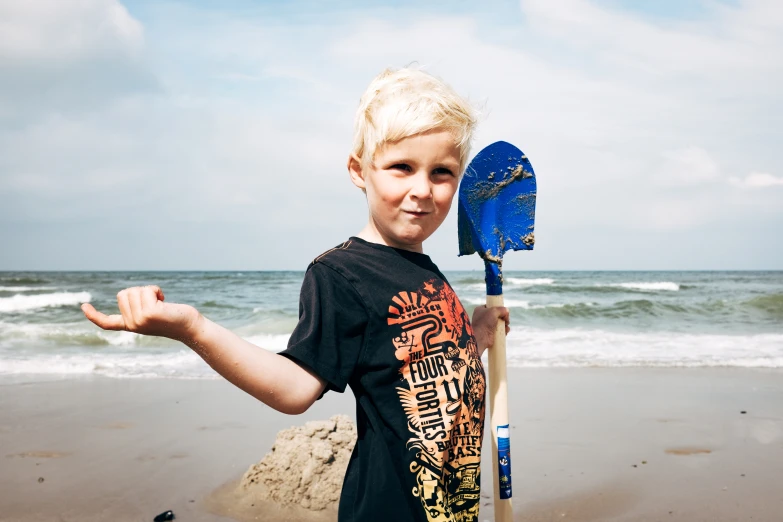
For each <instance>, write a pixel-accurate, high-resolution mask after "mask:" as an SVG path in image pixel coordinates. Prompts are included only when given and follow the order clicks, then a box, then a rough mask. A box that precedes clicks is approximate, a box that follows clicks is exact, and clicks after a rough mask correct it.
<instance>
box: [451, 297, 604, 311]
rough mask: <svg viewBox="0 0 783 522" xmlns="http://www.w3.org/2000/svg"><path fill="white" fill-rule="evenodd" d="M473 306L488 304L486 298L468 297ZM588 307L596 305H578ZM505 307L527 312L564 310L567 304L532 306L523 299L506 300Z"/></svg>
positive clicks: (467, 301)
mask: <svg viewBox="0 0 783 522" xmlns="http://www.w3.org/2000/svg"><path fill="white" fill-rule="evenodd" d="M464 301H465V302H466V303H468V304H471V305H483V304H486V302H487V301H486V298H482V297H468V298H465V300H464ZM578 304H584V305H586V306H594V305H595V303H578ZM503 305H504V306H505V307H506V308H523V309H525V310H538V309H541V308H563V307H564V306H566V305H565V303H549V304H530V301H523V300H521V299H504V300H503Z"/></svg>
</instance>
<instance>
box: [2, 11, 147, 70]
mask: <svg viewBox="0 0 783 522" xmlns="http://www.w3.org/2000/svg"><path fill="white" fill-rule="evenodd" d="M0 34H2V35H3V37H2V38H0V63H3V62H6V63H7V62H24V63H27V64H29V63H30V62H37V61H46V62H55V61H58V62H61V61H63V60H66V61H71V60H79V59H83V58H84V57H91V56H96V55H103V54H106V53H114V52H117V51H119V52H123V53H136V52H138V51H139V49H140V48H141V46H142V44H143V39H144V34H143V28H142V26H141V24H140V23H139V22H138V21H137V20H135V19H134V18H133V17H132V16H130V14H129V13H128V11H127V10H126V9H125V7H124V6H123V5H122V4H121V3H120V2H118V1H117V0H69V1H67V2H63V1H61V0H35V1H33V2H13V1H9V2H0Z"/></svg>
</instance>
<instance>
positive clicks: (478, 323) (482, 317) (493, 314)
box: [470, 305, 511, 357]
mask: <svg viewBox="0 0 783 522" xmlns="http://www.w3.org/2000/svg"><path fill="white" fill-rule="evenodd" d="M500 320H503V321H504V322H505V323H506V335H508V332H509V330H511V327H510V326H509V312H508V308H506V307H505V306H492V307H489V308H487V306H486V305H481V306H477V307H476V309H475V310H473V319H472V320H471V321H470V324H471V326H473V335H475V336H476V344H477V345H478V351H479V357H480V356H481V355H482V354H483V353H484V350H486V349H487V348H492V346H493V345H494V344H495V330H497V327H498V321H500Z"/></svg>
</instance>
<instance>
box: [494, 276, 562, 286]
mask: <svg viewBox="0 0 783 522" xmlns="http://www.w3.org/2000/svg"><path fill="white" fill-rule="evenodd" d="M503 282H504V283H510V284H512V285H518V286H538V285H551V284H554V282H555V280H554V279H550V278H548V277H539V278H534V279H525V278H523V277H504V278H503Z"/></svg>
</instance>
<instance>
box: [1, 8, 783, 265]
mask: <svg viewBox="0 0 783 522" xmlns="http://www.w3.org/2000/svg"><path fill="white" fill-rule="evenodd" d="M63 5H64V4H63V3H61V2H57V3H55V2H54V1H52V4H51V5H49V6H48V8H46V9H44V8H43V7H46V5H45V4H42V3H40V2H37V3H36V2H16V3H10V2H8V3H4V4H2V7H0V9H5V11H4V12H3V13H2V14H0V20H2V22H0V23H2V24H4V25H3V27H2V28H0V34H13V35H14V36H13V38H12V39H9V40H8V41H6V42H4V43H0V46H1V47H0V75H2V78H3V79H4V81H3V82H0V221H2V222H4V223H11V222H16V223H22V222H32V221H36V222H42V223H44V222H45V223H59V224H62V226H67V224H68V223H71V222H76V221H78V220H98V221H100V222H102V223H107V226H109V225H108V224H110V225H111V227H112V229H113V230H120V231H122V230H129V229H134V230H143V226H142V225H141V224H140V223H142V222H143V223H148V224H150V225H149V226H150V227H154V228H155V230H161V231H163V232H161V234H163V237H168V236H166V234H165V233H164V232H165V231H166V230H169V229H171V230H181V227H180V228H177V227H179V224H182V223H190V224H192V225H193V226H195V227H206V226H207V225H210V226H212V225H214V224H215V223H221V224H225V226H226V227H229V228H230V229H231V231H232V232H231V234H232V235H231V237H240V238H241V237H246V238H248V241H247V244H246V245H243V246H242V249H243V250H242V252H243V254H242V255H243V256H245V257H243V258H241V259H238V260H229V259H228V258H229V257H230V256H222V257H221V256H217V255H216V254H210V256H211V257H208V256H207V254H206V253H205V254H204V257H203V258H202V259H204V260H206V259H209V261H208V262H209V263H217V264H210V265H206V266H205V268H222V267H226V266H229V265H228V263H233V262H235V261H236V263H240V261H242V260H244V262H243V263H242V266H256V267H258V268H302V267H303V266H306V262H308V261H309V259H311V257H312V256H311V254H314V253H316V251H317V250H318V249H321V248H323V249H326V248H328V247H330V246H332V245H333V244H335V243H336V242H338V241H339V240H341V239H343V238H344V236H345V235H347V234H350V233H355V232H356V231H357V230H359V229H360V228H361V226H363V224H364V222H365V220H366V207H365V206H364V200H363V197H362V195H361V193H360V192H359V191H358V190H356V189H355V188H354V187H353V186H352V185H351V184H350V182H349V181H348V177H347V175H346V173H345V159H346V157H347V154H348V149H349V147H350V142H351V123H352V119H353V112H354V110H355V107H356V105H357V104H358V99H359V96H360V95H361V93H362V92H363V90H364V88H365V87H366V85H367V83H369V81H370V79H371V78H372V77H373V76H374V75H375V74H377V73H378V72H380V70H381V69H383V68H384V67H386V66H400V65H404V64H408V63H411V62H417V63H418V64H420V65H422V66H424V67H425V68H426V69H427V70H429V71H431V72H433V73H435V74H437V75H439V76H441V77H443V78H444V79H446V80H447V81H448V82H449V83H450V84H452V85H453V86H454V87H455V88H456V89H457V90H458V91H459V92H461V93H464V94H466V95H468V96H469V97H470V98H471V99H472V100H473V101H474V102H476V103H477V104H479V105H481V106H482V107H483V112H484V116H483V121H482V122H481V125H480V126H479V129H478V134H477V136H476V142H475V148H474V151H477V150H478V149H479V148H481V147H483V146H484V145H487V144H489V143H490V142H492V141H495V140H498V139H504V140H508V141H511V142H513V143H515V144H516V145H518V146H520V148H522V150H524V151H525V153H526V154H527V155H528V156H529V158H530V159H531V162H532V163H533V166H534V168H535V169H536V172H537V175H538V184H539V197H538V211H537V214H538V215H537V222H538V224H537V230H536V235H537V238H538V240H539V242H538V245H537V249H536V251H534V252H533V253H532V254H530V255H529V256H523V257H525V263H526V264H525V268H526V269H528V268H546V269H554V268H581V267H598V268H600V267H601V265H600V263H602V262H606V263H609V261H607V260H610V261H611V265H606V266H611V267H626V268H633V267H634V266H651V265H650V264H649V263H650V262H651V261H649V260H651V259H657V257H656V256H657V251H656V247H655V245H656V241H653V240H645V238H653V237H656V238H658V239H659V240H660V238H662V237H665V238H668V237H674V236H675V235H677V234H679V235H678V236H677V237H679V238H680V239H678V240H677V241H680V243H676V242H672V243H671V244H669V245H668V248H669V252H670V254H669V255H670V256H671V259H672V261H671V263H670V264H669V265H667V266H690V267H704V266H713V265H710V264H709V263H710V262H711V261H710V260H711V259H715V258H718V256H715V255H712V254H711V252H712V253H714V252H719V251H720V252H723V244H722V243H721V242H720V241H719V240H718V239H716V240H715V242H714V244H712V243H710V244H708V243H706V241H707V240H706V239H702V240H701V241H702V242H701V243H700V246H699V249H696V250H694V249H693V248H692V244H691V243H689V242H688V241H689V239H688V238H689V237H699V238H708V237H712V236H711V235H710V233H709V232H710V231H712V230H715V229H721V230H726V231H727V233H729V232H731V230H734V229H736V231H737V233H740V232H741V230H742V229H743V227H744V226H745V225H746V224H748V223H762V224H766V226H765V227H755V228H754V230H772V229H774V227H772V226H771V225H770V224H771V223H772V224H774V223H776V222H783V211H782V210H781V208H780V202H779V196H777V197H776V194H775V193H776V192H777V191H741V190H735V189H734V188H733V186H732V183H733V184H735V185H736V184H738V183H739V184H742V185H743V186H749V184H750V185H752V184H754V183H755V184H758V183H770V181H769V177H770V176H771V175H770V174H763V176H767V177H764V178H763V180H762V181H758V179H757V178H751V176H747V177H746V178H742V179H741V180H740V179H738V178H737V179H736V181H729V179H727V178H726V173H737V172H747V171H748V168H747V162H748V158H753V165H754V168H756V169H758V170H759V171H761V172H779V171H780V169H781V167H783V165H781V160H780V159H779V157H778V153H777V148H778V145H777V142H776V139H775V137H776V136H777V134H778V129H777V123H776V122H777V121H779V119H780V116H781V112H780V111H781V108H780V107H781V104H780V101H781V95H780V93H779V92H778V90H779V89H778V86H779V85H781V84H783V73H782V72H781V69H780V68H779V67H777V66H776V64H778V63H781V62H783V40H781V36H780V35H781V34H783V30H781V29H783V21H782V20H781V19H780V16H779V15H778V14H777V13H776V12H775V9H773V8H772V7H770V5H771V4H769V3H765V2H761V1H756V0H754V1H746V2H741V3H740V4H739V5H736V6H724V5H722V4H716V3H709V4H705V9H706V14H705V15H704V16H702V17H700V18H697V19H696V18H692V19H689V20H667V22H666V24H664V23H662V22H661V21H660V20H654V19H649V18H645V17H643V16H642V15H640V14H635V13H632V12H627V11H620V10H616V9H611V8H606V7H602V6H599V5H598V3H595V2H589V1H586V0H566V1H565V2H545V1H543V0H524V1H522V2H521V3H520V4H519V10H518V11H517V12H514V13H512V14H513V16H505V15H506V14H508V13H503V12H494V11H493V12H492V13H486V12H483V11H482V12H479V11H478V10H477V11H475V12H470V10H463V11H462V12H461V13H460V14H458V15H455V14H449V13H443V12H435V11H433V10H432V9H431V8H429V9H428V8H424V7H421V8H418V7H417V8H414V7H408V8H400V9H395V10H390V9H389V10H385V11H383V12H382V13H379V11H377V10H374V9H369V8H368V9H352V10H350V11H344V12H339V13H331V15H329V16H321V14H320V13H316V14H314V15H313V16H307V17H304V16H302V17H300V18H293V17H291V16H287V17H286V16H284V17H280V16H273V14H274V13H271V14H270V10H271V9H272V8H271V7H264V8H263V9H262V8H260V7H259V8H258V9H255V8H247V9H244V10H242V11H235V12H232V11H231V10H230V9H229V8H228V7H227V6H224V5H223V4H219V5H218V4H210V6H207V7H204V6H200V7H197V6H196V5H195V4H185V3H158V2H155V3H142V4H136V5H135V7H134V9H132V10H131V12H132V13H133V14H132V15H131V14H130V13H129V12H128V11H127V10H126V9H125V8H124V7H123V6H122V5H121V4H119V3H118V2H112V1H108V0H105V1H98V0H92V1H80V2H75V3H69V4H68V5H69V6H70V7H69V9H65V8H64V7H62V6H63ZM38 6H43V7H38ZM477 9H478V8H477ZM9 10H14V12H13V13H11V12H10V11H9ZM9 13H11V14H9ZM14 13H15V14H14ZM47 13H52V14H53V15H56V17H50V18H47V16H48V15H47ZM52 20H55V21H54V22H53V21H52ZM6 31H10V32H8V33H6ZM0 40H1V39H0ZM9 42H10V43H9ZM12 73H13V74H12ZM7 78H11V80H10V81H5V80H6V79H7ZM771 177H772V179H773V180H779V178H775V177H774V176H771ZM751 179H752V180H754V181H749V180H751ZM759 179H760V178H759ZM764 180H765V181H764ZM775 183H777V181H775ZM773 184H774V183H773ZM732 227H734V228H732ZM8 228H9V229H10V227H8ZM210 230H215V227H214V226H213V227H212V228H210ZM72 236H73V234H71V235H69V236H68V237H72ZM192 236H193V237H198V234H197V233H195V232H194V233H193V234H192ZM183 237H184V236H183ZM188 237H190V236H188ZM455 237H456V213H453V215H451V216H449V219H448V220H447V222H446V224H445V225H444V228H443V230H442V231H439V232H438V234H437V235H436V237H434V238H433V240H432V241H430V242H429V244H428V245H427V250H428V253H431V254H432V255H433V256H434V258H435V259H437V260H439V261H441V262H442V263H443V264H442V266H443V267H444V268H474V267H475V263H474V262H473V260H469V259H464V258H462V259H459V260H458V259H456V257H455V254H456V242H455ZM587 237H590V238H591V242H594V244H596V245H599V244H600V245H605V248H603V249H602V250H601V254H600V256H598V255H596V254H595V250H593V251H591V249H590V248H589V245H588V244H587V243H588V242H587V240H586V239H585V238H587ZM618 238H624V239H623V240H620V239H618ZM628 238H633V244H634V245H635V246H634V247H633V248H631V247H629V246H628V245H629V242H628V241H629V240H628ZM3 239H6V240H7V239H9V238H8V237H6V236H3V237H0V240H3ZM748 240H750V239H748ZM171 241H172V246H171V247H170V251H165V252H161V253H160V256H159V257H158V258H157V259H158V260H162V261H160V262H164V261H165V262H169V263H170V266H172V267H175V268H176V267H181V266H194V265H193V264H187V265H186V263H185V262H184V261H182V257H181V252H183V251H188V252H190V253H191V254H190V255H193V254H192V253H193V252H196V253H197V252H199V251H200V250H204V249H205V248H206V247H205V244H206V243H208V242H209V240H208V238H202V240H201V242H200V243H198V244H194V245H190V246H189V247H188V246H186V245H182V244H177V245H178V246H174V245H175V244H176V243H175V242H176V241H177V239H176V238H172V240H171ZM667 241H668V240H667ZM672 241H674V240H672ZM757 241H759V242H760V243H759V244H764V245H767V244H769V241H768V240H765V239H764V238H763V237H759V238H758V239H757ZM4 244H10V243H8V242H7V241H6V242H5V243H4ZM87 244H89V242H88V241H87V238H85V245H87ZM166 244H167V243H166V242H165V241H164V242H163V243H162V248H166ZM268 245H275V249H270V248H269V247H268ZM576 245H582V247H584V248H582V247H579V248H577V247H576ZM95 248H98V247H95ZM106 248H107V249H109V247H108V246H106ZM129 248H134V247H133V246H131V247H129ZM135 248H137V249H138V248H142V247H141V246H138V245H137V246H136V247H135ZM765 248H766V247H765ZM11 250H12V249H11ZM74 250H75V251H78V250H79V249H78V248H74ZM762 250H763V249H756V251H762ZM111 251H113V250H111ZM750 251H754V250H753V249H752V248H749V249H746V252H750ZM280 252H283V253H284V255H281V254H280ZM678 252H681V253H678ZM764 252H766V257H765V258H764V260H763V263H762V264H764V266H765V267H769V266H770V264H769V263H770V261H769V260H770V257H769V255H768V252H767V251H766V250H765V251H764ZM686 253H687V254H686ZM694 253H695V254H694ZM702 254H703V257H702V258H698V255H702ZM19 255H20V256H21V255H23V254H19ZM117 255H118V256H119V254H117ZM694 255H696V257H694ZM742 255H743V253H742V252H739V251H738V252H737V253H736V256H737V257H736V258H734V259H736V260H737V263H738V264H737V265H736V266H745V265H742V263H743V262H745V261H743V259H742V257H741V256H742ZM745 255H749V254H745ZM777 255H778V256H779V257H780V259H781V263H783V253H778V254H777ZM677 256H679V257H677ZM689 256H690V257H689ZM221 259H222V260H221ZM720 259H723V260H726V259H728V258H726V257H720ZM178 260H179V261H182V262H178ZM74 262H76V261H74ZM191 262H192V263H196V262H197V259H192V260H191V259H190V258H189V259H188V263H191ZM206 262H207V261H205V263H206ZM747 262H748V263H751V262H752V260H749V261H747ZM53 263H54V261H53ZM221 263H223V264H221ZM515 263H516V261H515V257H514V256H511V259H510V261H509V262H508V266H509V267H510V268H512V269H513V268H514V267H515ZM591 263H592V264H591ZM639 263H642V265H639ZM644 263H648V264H647V265H644ZM677 263H679V265H678V264H677ZM520 266H521V265H520ZM782 266H783V265H782ZM161 268H162V267H161Z"/></svg>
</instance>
